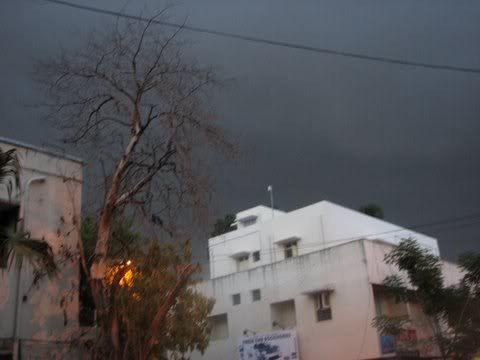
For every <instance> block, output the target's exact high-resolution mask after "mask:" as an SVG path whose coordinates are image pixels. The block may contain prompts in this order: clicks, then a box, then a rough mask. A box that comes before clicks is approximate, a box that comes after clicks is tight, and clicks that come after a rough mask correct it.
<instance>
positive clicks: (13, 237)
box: [0, 229, 57, 276]
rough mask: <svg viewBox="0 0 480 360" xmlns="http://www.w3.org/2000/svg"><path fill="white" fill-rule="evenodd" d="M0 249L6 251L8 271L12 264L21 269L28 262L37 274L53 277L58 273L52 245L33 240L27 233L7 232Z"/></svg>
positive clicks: (0, 238) (0, 242)
mask: <svg viewBox="0 0 480 360" xmlns="http://www.w3.org/2000/svg"><path fill="white" fill-rule="evenodd" d="M0 247H2V248H5V249H6V254H7V259H8V264H9V265H8V269H10V268H11V266H12V264H15V266H16V267H17V268H21V267H22V265H23V264H24V263H25V262H28V263H29V264H30V265H31V266H32V268H33V270H34V272H35V274H38V275H42V274H45V275H48V276H53V275H55V274H56V273H57V265H56V264H55V261H54V256H53V253H52V249H51V247H50V245H48V243H47V242H45V241H44V240H35V239H31V238H30V234H29V233H27V232H17V231H14V230H13V229H9V230H7V232H6V234H5V236H2V237H0Z"/></svg>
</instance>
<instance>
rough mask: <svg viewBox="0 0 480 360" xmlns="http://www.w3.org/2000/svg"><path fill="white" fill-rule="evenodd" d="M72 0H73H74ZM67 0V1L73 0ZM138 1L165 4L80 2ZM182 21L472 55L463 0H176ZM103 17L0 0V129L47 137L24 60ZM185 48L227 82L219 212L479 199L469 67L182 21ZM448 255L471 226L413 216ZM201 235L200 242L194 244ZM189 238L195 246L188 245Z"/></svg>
mask: <svg viewBox="0 0 480 360" xmlns="http://www.w3.org/2000/svg"><path fill="white" fill-rule="evenodd" d="M77 1H78V0H77ZM79 2H80V1H79ZM82 3H86V4H89V5H93V6H98V7H103V8H109V9H114V10H119V9H121V8H122V7H123V8H124V11H129V12H138V11H140V10H143V11H146V12H148V10H153V9H158V8H162V7H163V6H164V4H163V3H159V2H155V1H150V2H148V4H145V3H144V2H143V1H142V2H139V1H136V2H134V1H130V2H127V3H126V5H123V4H122V5H119V3H118V2H117V1H113V0H111V1H100V2H98V1H90V2H86V1H84V2H82ZM171 14H172V15H171V16H172V19H173V20H180V21H182V20H184V19H185V18H186V19H187V20H188V23H189V24H191V25H197V26H205V27H209V28H215V29H219V30H225V31H231V32H238V33H242V34H247V35H255V36H259V37H264V38H270V39H276V40H282V41H290V42H298V43H303V44H306V45H311V46H321V47H326V48H334V49H338V50H346V51H352V52H359V53H364V54H370V55H379V56H389V57H398V58H403V59H410V60H416V61H422V62H431V63H439V64H452V65H458V66H470V67H475V66H476V67H480V47H479V46H478V37H479V35H480V22H478V19H479V18H480V3H479V2H478V1H476V0H474V1H462V2H451V1H443V0H436V1H421V2H419V1H409V0H407V1H396V2H394V1H369V0H364V1H358V0H356V1H345V0H343V1H342V0H328V1H326V0H325V1H307V0H303V1H299V2H294V3H292V2H291V1H285V0H280V1H272V0H264V1H250V0H249V1H233V0H228V1H226V0H222V1H220V0H208V1H201V2H199V1H193V0H191V1H183V2H181V3H178V4H177V3H174V7H173V10H172V11H171ZM107 21H111V19H110V18H108V17H107V16H102V15H96V14H91V13H85V12H82V11H78V10H73V9H69V8H62V7H59V6H55V5H50V4H47V3H44V2H42V1H41V0H35V1H33V0H23V1H13V0H6V1H3V2H2V5H1V8H0V41H1V48H2V56H1V57H0V69H1V70H0V71H1V78H2V85H3V86H2V87H1V89H0V106H1V122H0V132H1V134H2V135H5V136H9V137H13V138H19V139H22V140H26V141H30V142H33V143H37V144H42V143H44V142H47V143H53V142H55V141H56V139H55V136H54V135H55V134H54V132H53V131H52V130H51V129H50V128H48V127H47V126H46V125H45V124H42V123H40V122H39V110H38V108H34V107H29V106H25V105H26V104H33V103H36V102H39V101H40V100H41V93H39V91H38V89H37V88H36V87H35V86H34V84H33V83H32V82H31V81H30V79H29V77H28V72H29V71H30V70H31V66H32V58H38V57H45V56H54V54H55V53H57V51H58V48H59V45H60V44H62V45H64V46H65V47H75V46H76V45H77V44H79V43H80V42H81V40H82V37H81V36H79V34H80V33H82V32H86V31H87V30H88V29H90V28H92V27H94V26H98V25H101V24H102V23H105V22H107ZM182 36H183V37H184V38H185V39H186V40H188V41H189V42H191V43H192V45H191V47H190V49H189V53H191V54H192V55H194V56H195V57H196V58H197V59H198V60H199V61H200V62H202V63H206V64H213V65H215V66H217V67H218V68H219V69H220V71H221V72H222V73H223V74H224V75H225V76H226V77H231V78H234V79H235V83H236V85H235V86H232V87H231V88H229V90H228V91H226V92H222V93H221V94H218V96H217V98H216V101H215V105H216V107H217V108H218V111H219V114H220V115H221V117H222V118H223V119H224V121H225V126H226V128H227V130H228V131H229V132H230V134H232V136H233V137H234V138H235V140H236V141H237V142H238V143H239V144H240V145H241V147H242V149H243V151H244V154H243V155H242V156H241V157H240V158H239V160H238V161H237V163H236V164H234V165H232V164H226V165H222V166H219V167H218V168H217V169H218V170H217V174H216V176H217V179H218V180H217V183H218V186H217V195H218V197H217V198H215V205H216V210H217V214H219V215H220V214H222V213H223V212H225V211H236V210H240V209H242V208H245V207H249V206H254V205H257V204H258V203H262V202H263V203H266V202H267V201H268V198H267V193H266V185H267V184H269V183H272V184H273V185H274V187H275V196H276V200H277V203H278V205H279V206H280V207H282V208H284V209H287V210H290V209H292V208H296V207H300V206H304V205H306V204H309V203H313V202H316V201H319V200H322V199H329V200H332V201H335V202H339V203H341V204H344V205H346V206H349V207H352V208H356V207H358V206H359V205H361V204H363V203H366V202H371V201H373V202H376V203H379V204H381V205H382V206H383V207H384V208H385V212H386V216H387V219H388V220H390V221H392V222H394V223H399V224H404V225H410V224H420V223H425V222H430V221H434V220H438V219H443V218H451V217H456V216H461V215H463V214H470V213H480V206H479V202H480V187H479V186H478V184H479V183H480V181H479V180H480V167H479V164H480V161H479V160H480V155H479V154H480V121H479V120H480V101H479V97H480V75H474V74H464V73H453V72H448V71H437V70H427V69H419V68H411V67H405V66H399V65H389V64H379V63H372V62H367V61H361V60H356V59H348V58H338V57H333V56H326V55H320V54H312V53H306V52H302V51H298V50H294V49H285V48H276V47H272V46H267V45H261V44H253V43H247V42H241V41H237V40H232V39H224V38H218V37H212V36H207V35H202V34H194V33H189V32H186V31H185V32H184V33H183V35H182ZM423 231H424V232H425V233H427V234H430V235H432V236H435V237H437V238H438V239H439V240H440V245H441V250H442V252H443V253H444V254H445V255H447V256H449V257H454V256H456V255H457V254H458V253H459V252H461V251H464V250H467V249H477V250H479V249H480V242H479V237H478V233H479V231H480V226H479V225H478V224H473V225H470V226H463V227H457V228H452V225H451V224H450V225H449V226H443V227H442V226H439V227H435V228H433V227H432V228H425V229H424V230H423ZM202 246H203V244H202ZM199 247H200V244H199Z"/></svg>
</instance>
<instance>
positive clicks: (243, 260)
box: [237, 255, 248, 271]
mask: <svg viewBox="0 0 480 360" xmlns="http://www.w3.org/2000/svg"><path fill="white" fill-rule="evenodd" d="M247 269H248V255H245V256H241V257H239V258H238V259H237V271H243V270H247Z"/></svg>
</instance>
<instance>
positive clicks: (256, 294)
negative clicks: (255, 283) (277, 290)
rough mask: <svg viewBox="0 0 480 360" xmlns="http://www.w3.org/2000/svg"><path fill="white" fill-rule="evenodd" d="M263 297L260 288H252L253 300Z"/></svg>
mask: <svg viewBox="0 0 480 360" xmlns="http://www.w3.org/2000/svg"><path fill="white" fill-rule="evenodd" d="M261 298H262V294H261V293H260V289H255V290H252V301H260V300H261Z"/></svg>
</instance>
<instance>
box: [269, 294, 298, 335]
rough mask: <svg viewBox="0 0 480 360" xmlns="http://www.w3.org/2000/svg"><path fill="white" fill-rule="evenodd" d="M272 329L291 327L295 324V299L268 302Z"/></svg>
mask: <svg viewBox="0 0 480 360" xmlns="http://www.w3.org/2000/svg"><path fill="white" fill-rule="evenodd" d="M270 312H271V318H272V329H273V330H279V329H293V328H294V327H295V326H296V325H297V318H296V314H295V300H293V299H291V300H287V301H282V302H278V303H273V304H270Z"/></svg>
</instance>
